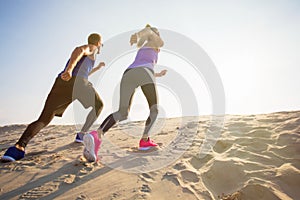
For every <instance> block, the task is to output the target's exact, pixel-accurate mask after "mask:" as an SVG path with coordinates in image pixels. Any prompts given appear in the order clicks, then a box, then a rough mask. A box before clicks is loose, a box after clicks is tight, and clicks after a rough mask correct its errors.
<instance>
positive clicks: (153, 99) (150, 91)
mask: <svg viewBox="0 0 300 200" xmlns="http://www.w3.org/2000/svg"><path fill="white" fill-rule="evenodd" d="M141 88H142V91H143V93H144V95H145V97H146V99H147V101H148V106H149V109H150V114H149V117H148V119H147V121H146V124H145V129H144V133H143V137H142V138H143V139H147V138H148V137H149V131H150V130H151V128H152V126H153V124H154V122H155V120H156V118H157V115H158V107H157V106H158V105H157V103H158V101H157V89H156V86H155V83H149V84H146V85H143V86H141Z"/></svg>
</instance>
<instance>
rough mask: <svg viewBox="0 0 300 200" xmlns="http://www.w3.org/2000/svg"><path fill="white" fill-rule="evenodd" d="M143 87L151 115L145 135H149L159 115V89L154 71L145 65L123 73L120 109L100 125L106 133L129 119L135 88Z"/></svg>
mask: <svg viewBox="0 0 300 200" xmlns="http://www.w3.org/2000/svg"><path fill="white" fill-rule="evenodd" d="M138 87H141V89H142V91H143V93H144V95H145V97H146V99H147V102H148V106H149V109H150V115H149V117H148V119H147V121H146V124H145V130H144V133H143V136H144V137H145V136H148V135H149V131H150V129H151V128H152V126H153V123H154V122H155V120H156V118H157V115H158V108H157V89H156V85H155V80H154V75H153V71H151V70H150V69H148V68H145V67H138V68H133V69H128V70H126V71H125V73H124V74H123V77H122V80H121V85H120V104H119V110H118V111H117V112H114V113H112V114H110V115H109V116H108V117H107V118H106V119H105V120H104V121H103V122H102V124H101V125H100V129H102V131H103V132H104V133H105V132H107V131H108V130H109V129H110V128H111V127H112V126H113V125H115V124H116V123H117V122H118V121H123V120H125V119H127V117H128V112H129V110H130V106H131V101H132V97H133V95H134V92H135V89H136V88H138Z"/></svg>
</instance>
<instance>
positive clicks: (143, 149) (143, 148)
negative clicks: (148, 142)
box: [139, 146, 157, 151]
mask: <svg viewBox="0 0 300 200" xmlns="http://www.w3.org/2000/svg"><path fill="white" fill-rule="evenodd" d="M155 147H157V146H151V147H139V150H141V151H147V150H149V149H152V148H155Z"/></svg>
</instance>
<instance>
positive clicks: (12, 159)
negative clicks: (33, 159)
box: [1, 156, 16, 162]
mask: <svg viewBox="0 0 300 200" xmlns="http://www.w3.org/2000/svg"><path fill="white" fill-rule="evenodd" d="M1 161H3V162H14V161H16V160H15V159H14V158H13V157H10V156H2V158H1Z"/></svg>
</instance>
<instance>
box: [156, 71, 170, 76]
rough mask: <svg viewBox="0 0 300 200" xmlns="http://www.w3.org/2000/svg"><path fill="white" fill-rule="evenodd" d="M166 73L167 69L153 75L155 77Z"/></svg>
mask: <svg viewBox="0 0 300 200" xmlns="http://www.w3.org/2000/svg"><path fill="white" fill-rule="evenodd" d="M166 73H167V70H162V71H161V72H159V73H155V74H154V76H155V77H162V76H165V75H166Z"/></svg>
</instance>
